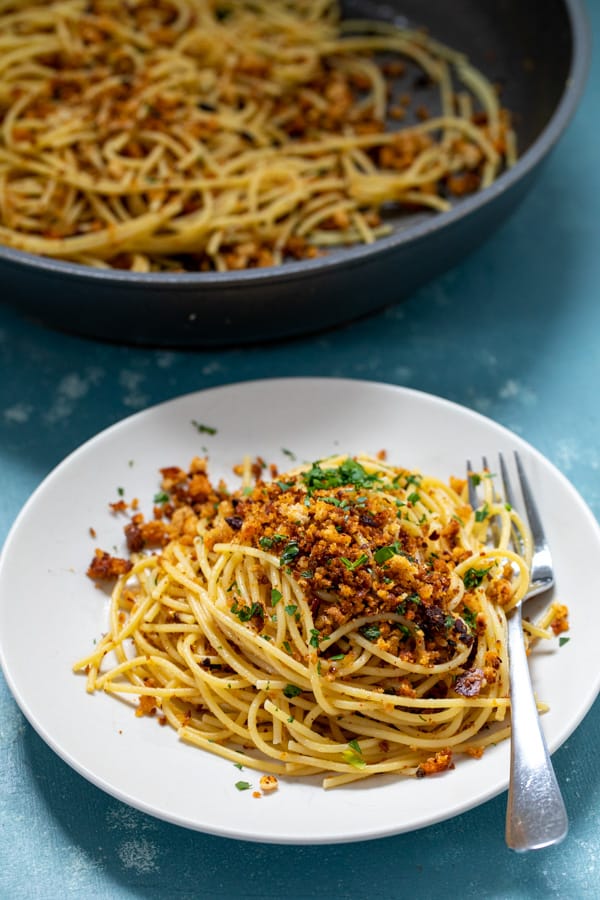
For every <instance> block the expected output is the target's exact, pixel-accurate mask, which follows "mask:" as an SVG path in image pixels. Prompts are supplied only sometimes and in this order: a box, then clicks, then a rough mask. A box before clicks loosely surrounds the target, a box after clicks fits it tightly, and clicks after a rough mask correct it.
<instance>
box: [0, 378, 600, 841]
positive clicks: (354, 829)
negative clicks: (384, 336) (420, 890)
mask: <svg viewBox="0 0 600 900" xmlns="http://www.w3.org/2000/svg"><path fill="white" fill-rule="evenodd" d="M365 416H368V421H369V428H368V431H365V429H364V428H360V427H359V423H360V421H363V420H364V417H365ZM490 447H492V448H494V450H495V449H496V448H497V449H498V450H501V451H506V452H507V454H508V453H509V452H510V451H511V450H512V449H518V450H519V452H520V453H521V455H522V457H523V459H524V461H525V464H526V467H527V471H528V474H529V477H530V480H531V481H532V484H533V488H534V491H535V493H536V497H537V498H538V501H539V504H540V506H541V513H542V516H543V519H544V522H545V525H546V528H547V532H548V537H549V540H550V543H551V547H552V551H553V557H554V561H555V565H556V575H557V581H556V587H555V590H554V591H553V592H552V593H551V594H548V595H547V596H544V597H541V598H537V599H536V600H535V601H530V604H532V608H530V604H528V607H527V620H526V622H525V624H524V639H525V640H526V641H527V642H528V645H529V647H530V665H531V669H532V677H533V679H534V684H535V688H536V694H537V696H538V701H539V708H540V711H541V712H542V713H543V725H544V730H545V733H546V736H547V740H548V743H549V746H550V748H551V750H552V751H554V750H555V749H557V747H559V746H560V745H561V744H562V743H563V742H564V741H565V740H566V738H567V737H568V736H569V735H570V734H571V733H572V731H573V730H574V729H575V728H576V727H577V725H578V724H579V722H580V721H581V719H582V718H583V717H584V715H585V714H586V712H587V710H588V709H589V707H590V706H591V704H592V703H593V701H594V699H595V697H596V695H597V693H598V689H599V687H600V676H599V675H598V672H597V668H596V666H595V665H594V664H593V660H594V652H593V650H594V636H593V634H592V630H591V629H589V627H586V622H587V621H588V619H589V608H590V604H591V603H593V602H594V597H593V595H592V588H591V587H590V585H592V584H593V578H592V574H593V573H592V570H591V567H592V564H593V563H592V561H593V560H594V559H595V558H597V553H598V549H599V548H600V529H599V528H598V525H597V523H596V521H595V520H594V518H593V516H592V514H591V512H590V511H589V509H588V508H587V506H586V505H585V503H584V501H583V500H582V499H581V497H580V496H579V495H578V494H577V492H576V491H575V489H574V488H573V487H572V486H571V485H570V484H569V482H567V481H566V479H565V478H564V477H563V476H562V475H561V474H560V473H559V472H558V471H557V470H556V469H555V468H554V467H553V466H552V465H551V464H550V463H549V462H548V461H547V460H546V459H545V458H544V457H542V456H541V455H540V454H539V453H538V452H537V451H536V450H535V449H534V448H532V447H531V446H529V445H528V444H526V443H525V442H524V441H523V440H522V439H520V438H518V437H517V436H516V435H514V434H512V433H511V432H509V431H507V430H506V429H504V428H503V427H501V426H500V425H498V424H496V423H494V422H492V421H491V420H489V419H486V418H484V417H482V416H480V415H478V414H476V413H474V412H471V411H469V410H467V409H465V408H463V407H460V406H457V405H455V404H452V403H450V402H448V401H446V400H443V399H441V398H438V397H433V396H431V395H427V394H422V393H419V392H417V391H412V390H408V389H404V388H398V387H393V386H391V385H381V384H376V383H369V382H359V381H347V380H343V379H310V378H308V379H303V378H300V379H277V380H267V381H258V382H248V383H245V384H238V385H229V386H225V387H221V388H216V389H211V390H208V391H203V392H200V393H196V394H191V395H187V396H184V397H181V398H178V399H175V400H172V401H170V402H168V403H165V404H162V405H160V406H157V407H154V408H151V409H149V410H147V411H145V412H142V413H139V414H137V415H135V416H132V417H131V418H129V419H126V420H124V421H123V422H121V423H118V424H117V425H115V426H113V427H112V428H110V429H108V430H107V431H105V432H103V433H101V434H100V435H98V436H97V437H96V438H94V439H92V440H91V441H89V442H88V443H87V444H85V445H83V446H82V447H81V448H80V449H79V450H77V451H76V452H75V453H74V454H72V455H71V456H70V457H68V458H67V459H66V460H65V461H64V462H63V463H62V464H61V465H60V466H58V468H57V469H56V470H55V471H54V472H53V473H52V474H51V475H50V476H48V478H47V479H46V480H45V482H44V483H43V484H42V485H41V486H40V488H38V490H37V491H36V492H35V494H34V495H33V496H32V498H31V499H30V501H29V502H28V503H27V505H26V506H25V508H24V509H23V511H22V512H21V514H20V516H19V518H18V519H17V521H16V523H15V525H14V527H13V529H12V531H11V534H10V536H9V538H8V540H7V542H6V545H5V548H4V551H3V555H2V558H1V561H0V596H1V597H2V598H3V599H2V601H1V604H0V625H1V629H0V635H1V637H0V658H1V659H2V665H3V670H4V673H5V677H6V678H7V681H8V684H9V686H10V688H11V690H12V691H13V694H14V696H15V698H16V700H17V702H18V703H19V705H20V707H21V709H22V710H23V712H24V714H25V715H26V716H27V718H28V719H29V721H30V722H31V724H32V725H33V726H34V728H36V730H37V731H38V732H39V734H40V735H41V736H42V737H43V738H44V740H45V741H46V742H47V743H48V744H49V745H50V746H51V747H52V748H53V749H54V750H55V751H56V752H57V753H58V754H59V755H60V756H62V758H63V759H65V760H66V761H67V762H68V763H69V764H70V765H71V766H72V767H73V768H75V769H76V770H77V771H78V772H80V773H81V774H82V775H83V776H85V777H86V778H88V779H89V780H91V781H92V782H93V783H94V784H96V785H97V786H98V787H100V788H102V789H103V790H105V791H107V792H109V793H110V794H112V795H114V796H116V797H118V798H119V799H121V800H123V801H125V802H127V803H129V804H131V805H133V806H135V807H137V808H139V809H141V810H144V811H146V812H148V813H150V814H152V815H155V816H158V817H160V818H163V819H166V820H168V821H171V822H175V823H177V824H180V825H183V826H186V827H189V828H193V829H197V830H202V831H206V832H210V833H214V834H220V835H225V836H229V837H235V838H239V839H245V840H257V841H270V842H280V843H322V842H335V841H351V840H362V839H366V838H375V837H381V836H384V835H390V834H395V833H399V832H402V831H408V830H413V829H417V828H420V827H424V826H426V825H429V824H432V823H434V822H439V821H441V820H444V819H447V818H450V817H452V816H455V815H457V814H459V813H461V812H463V811H465V810H467V809H469V808H472V807H473V806H476V805H478V804H480V803H482V802H484V801H485V800H486V799H488V798H490V797H492V796H494V795H495V794H497V793H499V792H500V791H502V790H503V789H504V788H505V787H506V785H507V779H508V755H509V742H508V740H507V738H508V736H509V734H510V690H509V684H508V676H507V652H506V615H507V613H509V612H510V609H511V608H512V606H514V605H515V603H517V602H518V601H519V599H520V598H521V597H522V596H523V595H524V594H525V593H526V591H527V586H528V577H529V575H528V572H529V567H528V558H529V552H530V549H529V537H528V533H527V528H526V527H525V526H524V524H523V523H522V521H521V519H520V518H519V515H518V511H517V510H516V509H513V508H511V507H509V506H507V505H506V504H505V503H504V501H503V500H501V499H500V498H499V493H498V491H497V490H496V488H495V472H494V470H493V469H492V468H490V469H489V470H487V469H486V470H481V471H473V472H470V473H468V474H467V472H466V470H465V459H466V458H479V457H480V456H481V455H482V454H485V453H487V454H488V457H489V453H490V449H489V448H490ZM100 463H101V464H100ZM90 472H94V477H93V478H91V477H90ZM468 478H471V479H472V480H473V482H474V483H475V482H476V483H477V484H478V489H479V492H480V503H479V505H478V506H477V507H476V508H472V507H471V506H470V505H469V500H468V492H467V479H468ZM74 488H76V489H74ZM567 521H568V522H573V521H577V522H578V528H577V529H573V528H568V527H566V525H565V524H564V523H566V522H567ZM57 522H59V523H60V527H56V523H57ZM515 532H517V533H519V534H520V535H521V538H522V540H521V541H520V542H519V546H520V551H519V553H517V552H515V550H514V549H513V542H512V541H511V534H513V533H515ZM32 546H35V547H36V555H35V561H34V562H32V561H31V547H32ZM574 561H576V564H574ZM15 596H26V597H28V598H29V605H28V618H30V617H33V618H34V619H35V621H36V623H37V626H36V629H35V630H33V631H32V629H31V628H29V627H25V625H24V621H23V616H22V611H21V610H20V608H19V606H18V605H17V604H15V603H14V602H13V601H12V598H14V597H15ZM567 672H568V678H567V675H566V673H567ZM574 684H576V685H577V686H578V687H577V691H576V692H574V691H573V687H572V686H573V685H574Z"/></svg>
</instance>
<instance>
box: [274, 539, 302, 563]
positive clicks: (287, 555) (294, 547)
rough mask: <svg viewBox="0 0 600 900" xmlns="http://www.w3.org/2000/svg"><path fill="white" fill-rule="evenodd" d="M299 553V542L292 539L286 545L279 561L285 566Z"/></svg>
mask: <svg viewBox="0 0 600 900" xmlns="http://www.w3.org/2000/svg"><path fill="white" fill-rule="evenodd" d="M299 553H300V547H299V546H298V542H297V541H290V542H289V544H287V545H286V546H285V547H284V550H283V553H282V554H281V556H280V557H279V562H280V563H281V565H282V566H285V565H287V563H290V562H291V561H292V560H293V559H295V558H296V557H297V556H298V554H299Z"/></svg>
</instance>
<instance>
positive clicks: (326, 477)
mask: <svg viewBox="0 0 600 900" xmlns="http://www.w3.org/2000/svg"><path fill="white" fill-rule="evenodd" d="M301 477H302V480H303V481H304V484H305V485H306V487H307V488H308V491H309V493H312V492H313V491H318V490H331V489H332V488H338V487H343V486H344V485H353V486H354V487H368V486H369V485H372V484H373V483H374V482H376V481H380V477H379V475H377V473H369V472H367V470H366V469H365V468H364V467H363V466H361V464H360V463H358V462H356V460H354V459H345V460H344V462H343V463H341V465H339V466H335V467H334V468H331V469H323V468H321V466H320V465H319V463H318V462H315V463H313V464H312V466H311V468H310V469H309V470H308V472H303V473H302V475H301Z"/></svg>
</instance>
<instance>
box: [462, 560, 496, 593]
mask: <svg viewBox="0 0 600 900" xmlns="http://www.w3.org/2000/svg"><path fill="white" fill-rule="evenodd" d="M491 568H492V567H491V566H488V567H487V569H475V568H473V567H471V568H470V569H467V571H466V572H465V574H464V575H463V582H464V585H465V587H466V589H467V590H470V589H471V588H474V587H479V585H480V584H481V582H482V581H483V579H484V578H485V576H486V575H487V573H488V572H489V571H490V569H491Z"/></svg>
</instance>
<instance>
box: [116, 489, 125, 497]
mask: <svg viewBox="0 0 600 900" xmlns="http://www.w3.org/2000/svg"><path fill="white" fill-rule="evenodd" d="M117 494H118V495H119V497H123V496H124V494H125V488H122V487H118V488H117Z"/></svg>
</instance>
